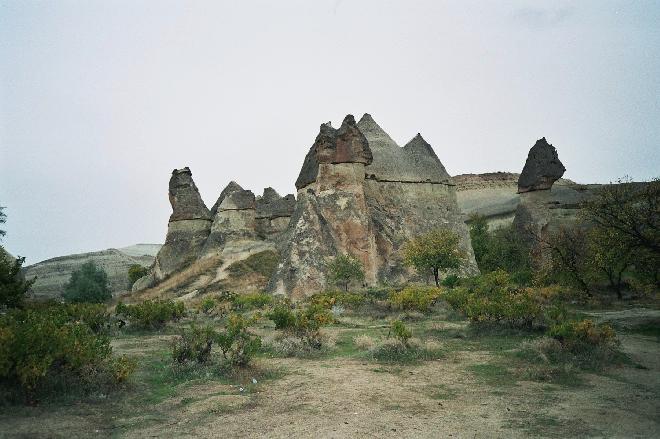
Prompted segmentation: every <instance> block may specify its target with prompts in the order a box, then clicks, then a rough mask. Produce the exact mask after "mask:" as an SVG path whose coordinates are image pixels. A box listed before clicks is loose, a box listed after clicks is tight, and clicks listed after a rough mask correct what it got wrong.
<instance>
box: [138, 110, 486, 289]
mask: <svg viewBox="0 0 660 439" xmlns="http://www.w3.org/2000/svg"><path fill="white" fill-rule="evenodd" d="M296 188H297V190H298V194H297V199H296V198H294V197H293V195H287V196H286V197H284V198H282V197H280V196H279V195H277V193H276V192H275V191H274V190H272V189H270V188H269V189H266V190H265V191H264V193H263V196H261V197H257V198H255V196H254V194H252V192H250V191H246V190H243V189H242V188H241V187H240V186H238V185H237V184H236V183H234V182H232V183H230V184H229V185H228V186H227V188H226V189H225V190H223V191H222V194H221V195H220V197H219V199H218V201H217V202H216V203H215V205H214V206H213V208H212V209H211V210H210V211H209V210H208V209H207V208H206V206H205V205H204V203H203V201H202V200H201V198H200V197H199V193H198V191H197V188H196V187H195V184H194V183H193V181H192V176H191V174H190V170H188V169H187V168H184V169H182V170H175V171H174V172H173V174H172V179H171V181H170V201H171V203H172V209H173V214H172V217H171V218H170V223H169V226H168V234H167V239H166V242H165V245H164V246H163V249H162V250H161V252H160V253H159V254H158V256H157V258H156V262H155V264H154V269H153V270H152V273H151V275H150V276H151V277H149V278H147V279H143V280H140V281H139V283H138V284H137V287H136V288H137V289H139V288H143V287H144V286H146V285H148V284H154V283H157V282H158V281H161V280H163V279H165V278H166V277H168V276H170V275H172V274H173V273H175V272H176V271H177V270H180V269H182V268H183V267H185V266H187V265H189V264H190V263H191V262H193V261H195V260H203V259H204V258H210V257H213V256H214V255H217V256H219V257H220V258H221V259H222V260H223V261H224V262H222V263H223V264H225V265H226V261H227V260H230V261H239V260H241V259H245V258H246V257H248V256H250V255H253V254H255V253H256V252H257V251H263V250H266V249H273V250H276V251H277V252H278V253H279V264H278V266H277V268H276V270H275V272H274V273H273V275H272V276H271V278H270V280H269V282H268V285H267V289H268V290H269V291H271V292H273V293H276V294H286V295H288V296H290V297H292V298H294V299H298V298H301V297H304V296H306V295H310V294H313V293H315V292H318V291H321V290H323V289H324V288H326V287H327V286H328V282H327V279H326V265H327V263H328V261H329V260H330V259H331V258H333V257H335V256H337V255H339V254H343V253H348V254H351V255H353V256H355V257H356V258H358V259H359V260H360V261H362V263H363V265H364V269H365V283H366V284H368V285H375V284H377V283H382V282H388V283H401V282H405V281H409V280H411V279H415V278H417V275H416V274H415V273H414V271H412V270H410V269H408V268H406V267H404V266H403V264H402V258H401V252H400V249H401V246H402V245H403V244H404V243H405V242H407V241H408V240H409V239H411V238H413V237H415V236H417V235H419V234H422V233H425V232H428V231H430V230H432V229H435V228H439V227H445V228H450V229H452V230H454V231H456V232H457V233H458V234H459V236H460V238H461V245H462V246H463V248H464V249H465V251H466V252H467V254H468V255H469V257H468V260H467V261H466V264H465V265H464V267H463V269H462V271H463V272H464V273H465V274H472V273H476V272H477V267H476V263H475V261H474V256H473V253H472V247H471V245H470V239H469V234H468V231H467V227H466V225H465V223H464V218H463V215H462V214H461V212H460V211H459V209H458V205H457V202H456V193H455V186H454V183H453V182H452V179H451V177H450V176H449V174H448V173H447V171H446V170H445V168H444V166H443V165H442V163H441V162H440V160H439V159H438V157H437V156H436V154H435V152H434V151H433V149H432V148H431V146H430V145H429V144H428V143H427V142H426V141H425V140H424V139H423V138H422V137H421V135H419V134H418V135H417V136H415V137H414V138H413V139H412V140H411V141H410V142H409V143H408V144H406V145H405V146H404V147H399V146H398V145H397V144H396V143H395V142H394V141H393V140H392V139H391V138H390V136H388V135H387V133H385V131H383V130H382V129H381V128H380V127H379V126H378V124H376V122H375V121H374V120H373V119H372V118H371V116H370V115H368V114H365V115H364V116H363V117H362V119H360V121H359V122H358V123H356V122H355V119H354V118H353V116H351V115H348V116H346V118H345V119H344V121H343V123H342V125H341V127H339V128H338V129H335V128H333V127H332V126H331V125H330V123H326V124H323V125H321V128H320V132H319V134H318V136H317V137H316V140H315V142H314V144H313V145H312V147H311V148H310V150H309V152H308V153H307V156H306V157H305V160H304V163H303V166H302V169H301V171H300V175H299V176H298V179H297V180H296ZM220 271H222V270H219V272H220Z"/></svg>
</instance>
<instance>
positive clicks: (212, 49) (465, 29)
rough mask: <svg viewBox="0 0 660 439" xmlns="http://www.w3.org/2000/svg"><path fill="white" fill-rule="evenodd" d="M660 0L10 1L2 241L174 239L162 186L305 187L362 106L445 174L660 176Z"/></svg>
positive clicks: (1, 125) (14, 246)
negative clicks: (544, 145) (327, 134)
mask: <svg viewBox="0 0 660 439" xmlns="http://www.w3.org/2000/svg"><path fill="white" fill-rule="evenodd" d="M659 23H660V1H630V0H628V1H606V0H597V1H587V0H583V1H557V0H553V1H548V2H543V1H538V0H534V1H466V0H456V1H438V0H430V1H412V0H407V1H404V0H401V1H384V0H371V1H367V0H364V1H359V0H344V1H340V0H339V1H338V0H328V1H323V0H314V1H311V0H301V1H286V0H278V1H248V0H241V1H164V0H151V1H140V0H124V1H121V0H106V1H95V0H78V1H64V0H58V1H29V0H16V1H8V0H0V205H3V206H7V208H6V209H5V212H6V214H7V217H8V218H7V224H5V229H6V230H7V236H6V237H5V239H4V241H3V244H4V245H5V247H6V248H7V249H8V250H9V251H10V252H12V253H13V254H18V255H23V256H26V257H27V258H28V263H34V262H38V261H40V260H43V259H46V258H50V257H54V256H59V255H64V254H70V253H77V252H84V251H93V250H101V249H105V248H108V247H121V246H126V245H130V244H134V243H138V242H146V243H162V242H163V241H164V238H165V232H166V229H167V219H168V216H169V214H170V206H169V203H168V198H167V182H168V180H169V177H170V173H171V171H172V169H174V168H181V167H184V166H189V167H190V168H191V170H192V172H193V177H194V179H195V182H196V183H197V186H198V187H199V189H200V191H201V194H202V197H203V198H204V200H205V202H206V204H207V205H208V206H211V205H213V203H214V202H215V199H216V198H217V196H218V194H219V193H220V191H221V190H222V188H223V187H224V186H225V185H226V184H227V183H228V182H229V181H230V180H236V181H237V182H238V183H239V184H241V185H242V186H243V187H244V188H246V189H252V190H253V191H254V192H255V193H256V194H260V193H261V191H262V189H263V188H264V187H266V186H272V187H274V188H275V189H276V190H277V191H278V192H280V194H282V195H284V194H286V193H292V192H294V190H295V188H294V182H295V180H296V177H297V175H298V171H299V170H300V167H301V165H302V162H303V158H304V156H305V153H306V152H307V150H308V149H309V147H310V146H311V144H312V143H313V141H314V138H315V136H316V134H317V133H318V129H319V125H320V124H321V123H323V122H326V121H328V120H331V121H332V122H333V124H334V125H335V126H337V124H338V123H340V122H341V120H342V119H343V117H344V116H345V115H346V114H348V113H351V114H354V115H355V116H356V118H359V117H360V116H361V115H362V114H363V113H364V112H368V113H370V114H372V115H373V117H374V119H375V120H376V121H377V122H378V123H379V124H380V125H381V126H382V127H383V128H384V129H385V130H386V131H387V132H388V133H389V134H390V135H391V136H392V137H393V138H394V139H395V140H396V141H397V142H398V143H399V144H400V145H403V144H405V143H406V142H407V141H408V140H410V139H411V138H412V137H413V136H414V135H415V134H416V133H417V132H421V133H422V135H423V136H424V138H425V139H426V140H427V141H428V142H429V143H430V144H431V145H432V146H433V147H434V149H435V151H436V153H437V154H438V156H439V157H440V159H441V160H442V162H443V163H444V165H445V167H446V168H447V170H448V171H449V172H450V173H451V174H452V175H455V174H461V173H468V172H470V173H479V172H489V171H512V172H520V170H521V169H522V166H523V164H524V162H525V158H526V156H527V151H528V149H529V148H530V147H531V146H532V145H533V144H534V142H535V141H536V139H538V138H540V137H543V136H545V137H546V138H547V139H548V141H549V142H551V143H552V144H554V145H555V146H556V147H557V149H558V151H559V157H560V159H561V160H562V161H563V163H564V165H565V166H566V168H567V171H566V174H565V177H567V178H571V179H573V180H576V181H578V182H583V183H591V182H608V181H610V180H614V179H616V178H619V177H622V176H624V175H630V176H632V177H633V178H634V179H636V180H642V179H649V178H653V177H655V176H658V175H660V166H659V164H660V157H659V151H660V142H659V141H658V139H659V138H660V24H659Z"/></svg>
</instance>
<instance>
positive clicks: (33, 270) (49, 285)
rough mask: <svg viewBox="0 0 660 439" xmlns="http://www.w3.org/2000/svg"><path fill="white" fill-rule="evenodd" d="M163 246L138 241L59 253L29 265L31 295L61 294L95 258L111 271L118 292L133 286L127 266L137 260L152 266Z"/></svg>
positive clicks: (112, 288)
mask: <svg viewBox="0 0 660 439" xmlns="http://www.w3.org/2000/svg"><path fill="white" fill-rule="evenodd" d="M160 247H161V246H160V245H159V244H136V245H133V246H130V247H124V248H122V249H114V248H111V249H107V250H101V251H97V252H90V253H79V254H74V255H68V256H59V257H56V258H52V259H47V260H45V261H42V262H39V263H36V264H33V265H30V266H27V267H25V268H24V270H23V273H24V275H25V277H26V278H28V279H33V278H35V277H36V281H35V282H34V284H33V285H32V288H31V290H30V294H31V296H32V297H35V298H38V299H47V298H56V297H59V296H60V295H61V294H62V290H63V287H64V285H65V284H66V283H67V282H68V280H69V278H70V277H71V273H73V271H74V270H76V269H78V268H80V266H81V265H82V264H84V263H85V262H88V261H93V262H94V263H96V265H97V266H99V267H101V268H103V269H104V270H105V271H106V273H108V281H109V286H110V291H111V292H112V294H113V295H117V294H121V293H123V292H126V291H128V290H130V286H129V285H128V283H129V281H128V268H129V267H130V266H131V265H134V264H139V265H142V266H145V267H148V266H150V265H151V264H152V263H153V261H154V256H155V253H156V252H157V251H158V249H160Z"/></svg>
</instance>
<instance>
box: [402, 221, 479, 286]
mask: <svg viewBox="0 0 660 439" xmlns="http://www.w3.org/2000/svg"><path fill="white" fill-rule="evenodd" d="M403 254H404V263H405V264H406V265H408V266H411V267H415V269H417V271H418V272H420V273H422V274H427V273H429V274H430V273H432V274H433V278H434V279H435V285H436V286H439V285H440V280H439V272H440V271H441V270H442V271H445V270H452V269H457V268H459V267H460V266H461V263H462V262H463V261H464V260H465V259H466V255H465V252H464V251H463V249H461V248H460V246H459V236H458V234H457V233H455V232H453V231H451V230H447V229H437V230H433V231H431V232H429V233H426V234H424V235H421V236H418V237H416V238H414V239H413V240H411V241H409V242H407V243H406V244H405V245H404V247H403Z"/></svg>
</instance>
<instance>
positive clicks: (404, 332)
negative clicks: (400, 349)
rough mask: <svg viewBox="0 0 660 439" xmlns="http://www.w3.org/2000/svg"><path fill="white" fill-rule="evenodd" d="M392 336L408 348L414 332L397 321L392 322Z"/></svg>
mask: <svg viewBox="0 0 660 439" xmlns="http://www.w3.org/2000/svg"><path fill="white" fill-rule="evenodd" d="M390 334H392V335H393V336H394V338H395V339H396V340H398V341H399V343H401V344H403V345H404V346H408V340H410V337H412V332H411V331H410V329H408V328H406V325H404V324H403V322H402V321H401V320H395V321H393V322H392V326H391V327H390ZM388 337H389V334H388Z"/></svg>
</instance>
